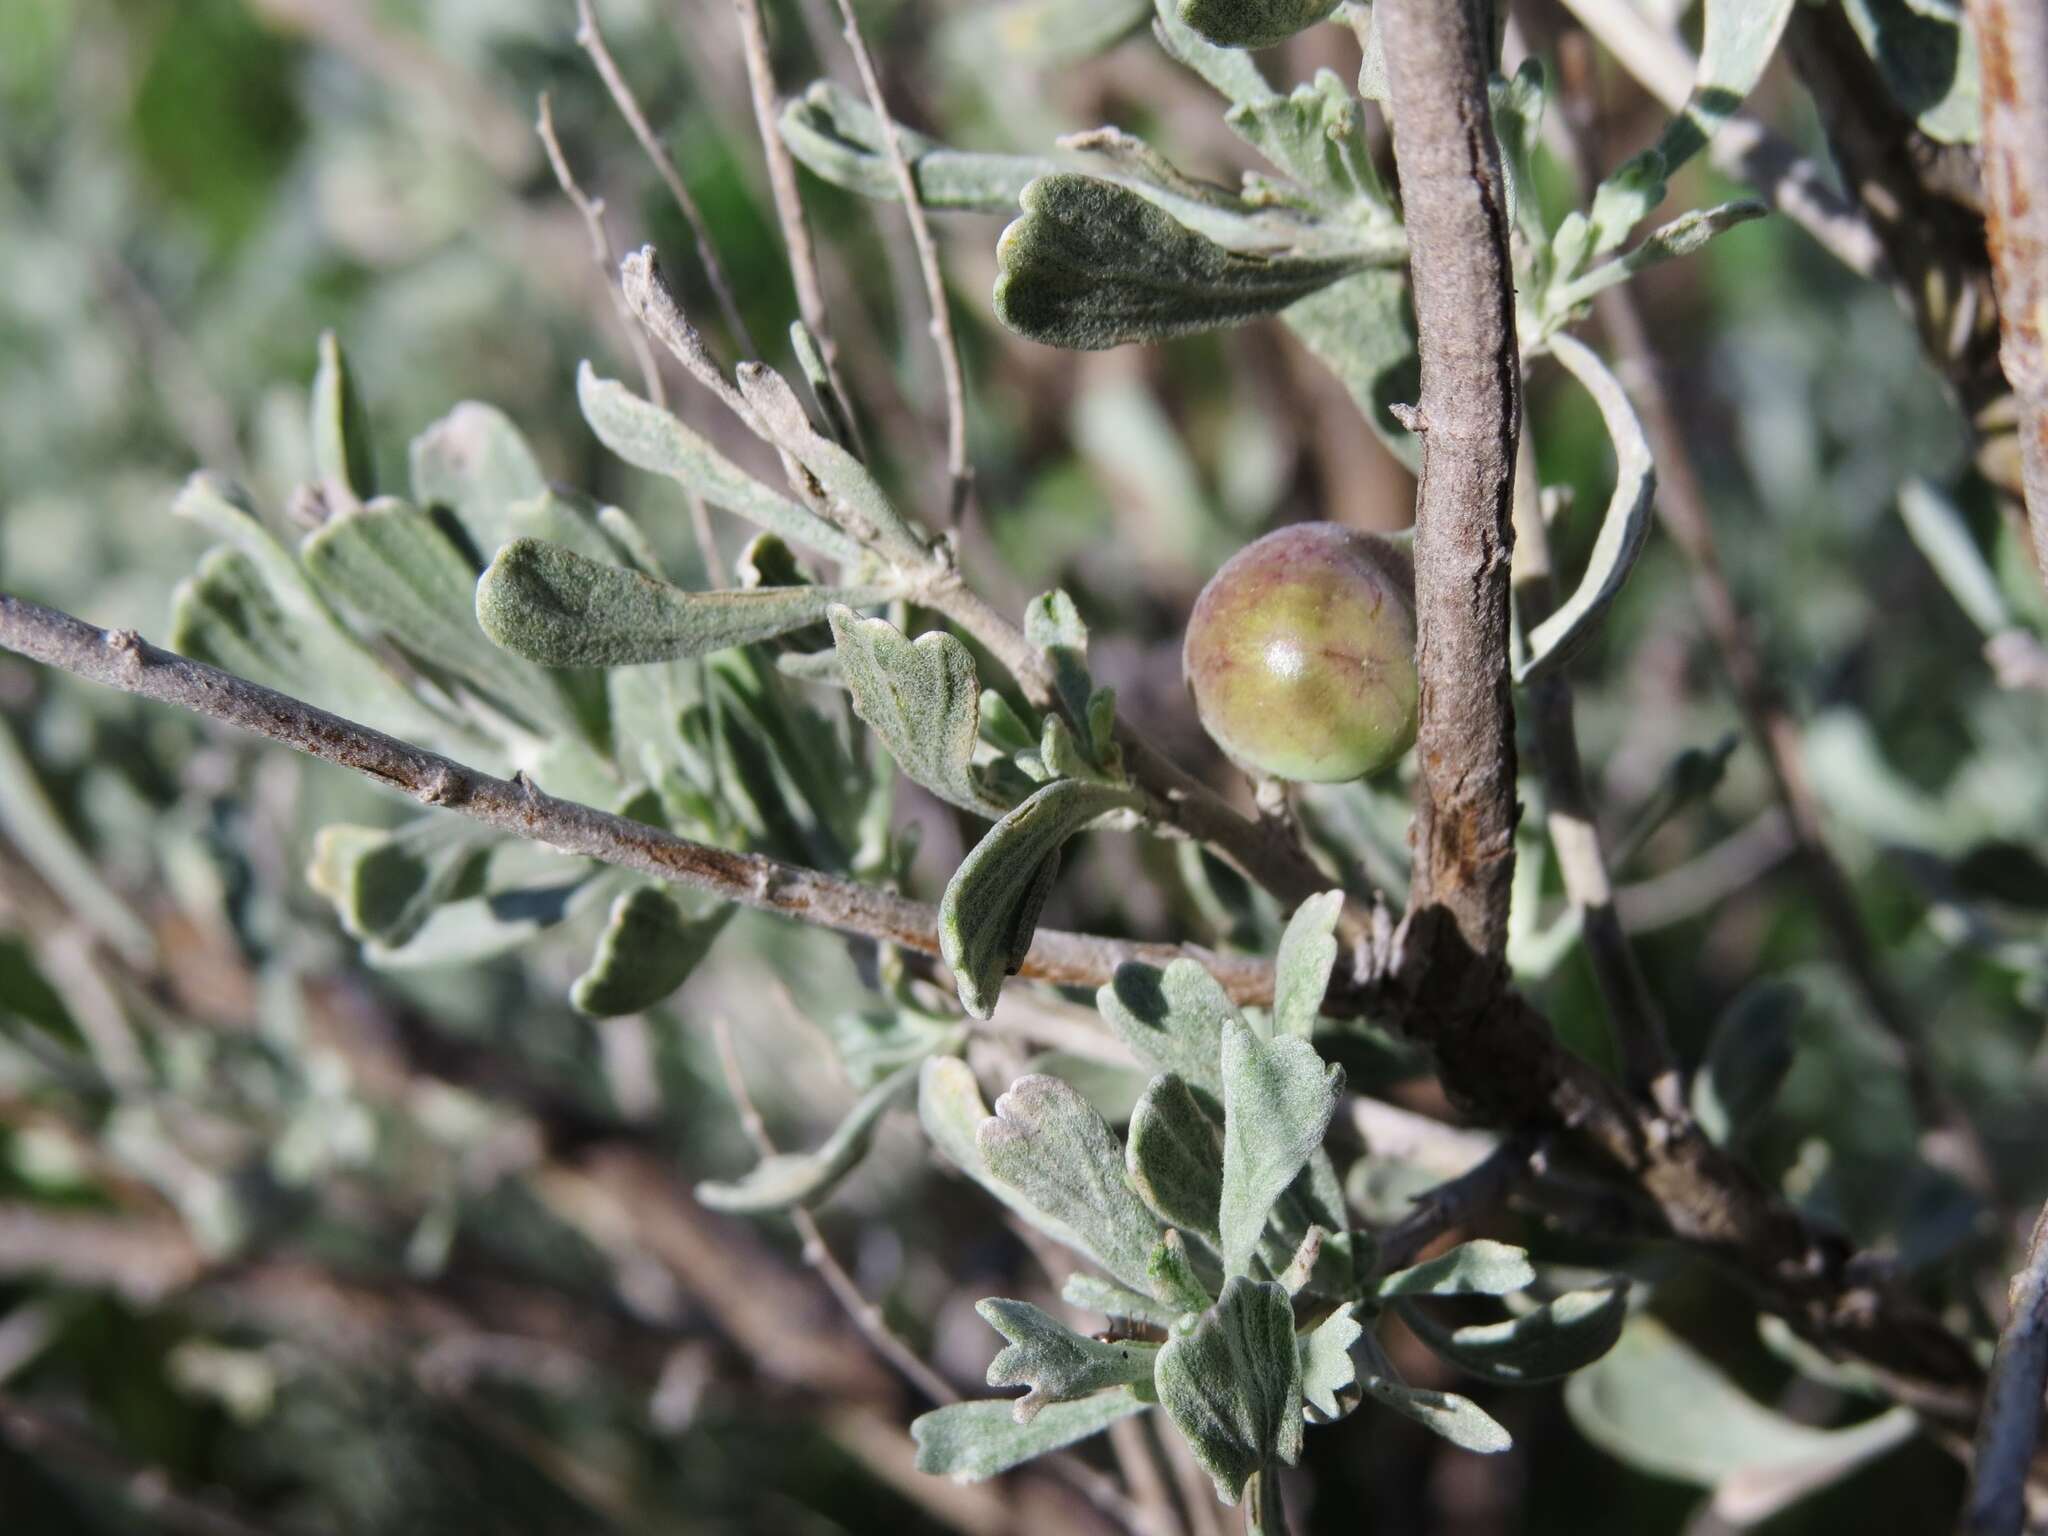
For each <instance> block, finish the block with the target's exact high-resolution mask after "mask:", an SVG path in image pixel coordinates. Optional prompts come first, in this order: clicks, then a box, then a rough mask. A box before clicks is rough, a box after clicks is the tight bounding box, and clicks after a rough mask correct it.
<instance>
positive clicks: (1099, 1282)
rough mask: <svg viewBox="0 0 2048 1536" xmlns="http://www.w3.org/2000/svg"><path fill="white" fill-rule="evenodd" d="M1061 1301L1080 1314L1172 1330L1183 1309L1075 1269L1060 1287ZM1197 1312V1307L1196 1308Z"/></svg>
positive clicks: (1184, 1309)
mask: <svg viewBox="0 0 2048 1536" xmlns="http://www.w3.org/2000/svg"><path fill="white" fill-rule="evenodd" d="M1060 1300H1062V1301H1064V1302H1065V1303H1066V1304H1067V1305H1068V1306H1070V1307H1074V1308H1076V1309H1077V1310H1079V1311H1082V1312H1099V1313H1101V1314H1102V1315H1103V1316H1104V1317H1116V1318H1123V1319H1124V1320H1126V1321H1128V1322H1134V1323H1149V1324H1151V1325H1152V1326H1153V1327H1154V1328H1171V1327H1172V1326H1173V1325H1174V1324H1175V1323H1177V1322H1179V1321H1180V1318H1181V1314H1182V1313H1183V1312H1184V1311H1186V1310H1187V1309H1186V1308H1183V1307H1172V1306H1168V1305H1166V1304H1165V1303H1164V1302H1160V1301H1156V1300H1154V1299H1153V1298H1152V1297H1150V1296H1140V1295H1139V1294H1138V1293H1137V1292H1136V1291H1133V1290H1130V1289H1127V1288H1126V1287H1124V1286H1121V1285H1118V1284H1117V1283H1116V1282H1115V1281H1114V1280H1105V1279H1103V1278H1102V1276H1100V1275H1091V1274H1089V1273H1088V1272H1087V1271H1086V1270H1084V1269H1077V1270H1075V1271H1074V1272H1073V1273H1072V1274H1071V1275H1069V1276H1067V1282H1066V1284H1065V1285H1063V1286H1061V1287H1060ZM1208 1304H1209V1298H1208V1297H1207V1296H1204V1297H1203V1298H1202V1306H1204V1307H1206V1306H1207V1305H1208ZM1196 1310H1197V1311H1199V1310H1200V1308H1196Z"/></svg>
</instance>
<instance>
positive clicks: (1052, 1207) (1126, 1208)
mask: <svg viewBox="0 0 2048 1536" xmlns="http://www.w3.org/2000/svg"><path fill="white" fill-rule="evenodd" d="M975 1144H976V1146H977V1147H979V1149H980V1152H981V1160H982V1163H983V1165H984V1166H986V1167H987V1169H988V1171H989V1174H990V1176H991V1177H993V1178H996V1179H999V1180H1001V1181H1002V1182H1003V1183H1005V1184H1007V1185H1009V1186H1010V1188H1012V1189H1014V1190H1016V1191H1017V1193H1018V1194H1020V1195H1022V1196H1023V1197H1024V1199H1025V1201H1026V1202H1027V1203H1028V1204H1029V1205H1030V1206H1031V1207H1032V1208H1034V1209H1036V1210H1041V1211H1044V1212H1045V1213H1046V1214H1048V1215H1050V1216H1051V1217H1052V1218H1053V1220H1054V1222H1055V1223H1057V1225H1058V1227H1059V1228H1060V1229H1061V1230H1062V1232H1063V1233H1064V1234H1065V1235H1066V1237H1068V1238H1071V1239H1073V1240H1075V1241H1076V1242H1077V1245H1078V1247H1079V1248H1080V1251H1081V1252H1082V1253H1084V1254H1086V1255H1087V1256H1088V1257H1089V1258H1091V1259H1093V1260H1094V1261H1095V1262H1096V1263H1097V1264H1099V1265H1101V1266H1102V1268H1104V1269H1105V1270H1107V1271H1108V1272H1109V1273H1110V1274H1112V1275H1114V1276H1115V1277H1116V1278H1117V1279H1119V1280H1121V1281H1122V1282H1123V1283H1124V1284H1125V1285H1128V1286H1132V1287H1135V1288H1138V1289H1150V1276H1149V1274H1148V1273H1147V1263H1148V1261H1149V1259H1150V1257H1151V1254H1152V1248H1153V1245H1154V1244H1155V1243H1157V1242H1158V1241H1159V1225H1158V1223H1157V1222H1155V1221H1153V1219H1152V1216H1151V1213H1150V1212H1148V1211H1147V1210H1146V1209H1145V1205H1144V1202H1143V1201H1141V1200H1140V1199H1139V1198H1138V1196H1137V1194H1136V1192H1135V1191H1133V1190H1132V1188H1131V1185H1130V1181H1129V1180H1128V1179H1127V1178H1126V1177H1125V1176H1124V1160H1123V1153H1122V1149H1121V1148H1120V1147H1118V1145H1117V1141H1116V1136H1115V1135H1114V1134H1113V1133H1112V1132H1111V1131H1110V1128H1109V1126H1108V1125H1107V1124H1106V1123H1105V1122H1104V1121H1103V1118H1102V1116H1101V1115H1099V1114H1097V1113H1096V1112H1095V1109H1094V1107H1093V1106H1091V1105H1090V1104H1089V1103H1088V1101H1087V1100H1086V1099H1084V1098H1082V1097H1081V1095H1080V1094H1079V1093H1077V1092H1075V1091H1074V1089H1072V1088H1070V1087H1069V1086H1068V1085H1067V1084H1065V1083H1063V1082H1061V1081H1060V1080H1059V1079H1058V1078H1056V1077H1045V1076H1043V1075H1036V1074H1035V1075H1033V1076H1029V1077H1020V1078H1018V1079H1017V1081H1016V1082H1014V1083H1012V1084H1011V1085H1010V1088H1009V1091H1008V1092H1007V1093H1005V1094H1003V1095H1002V1096H1001V1097H1000V1098H998V1099H997V1100H996V1112H995V1114H994V1115H993V1116H992V1117H990V1118H989V1119H987V1120H984V1121H983V1122H982V1124H981V1129H980V1130H979V1131H978V1132H977V1133H976V1135H975Z"/></svg>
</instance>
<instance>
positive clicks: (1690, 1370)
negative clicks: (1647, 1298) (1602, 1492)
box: [1564, 1315, 1918, 1524]
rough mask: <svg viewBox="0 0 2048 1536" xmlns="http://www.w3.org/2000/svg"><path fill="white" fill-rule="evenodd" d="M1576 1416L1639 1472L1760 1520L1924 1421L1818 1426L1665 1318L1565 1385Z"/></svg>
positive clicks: (1636, 1327)
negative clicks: (1752, 1393)
mask: <svg viewBox="0 0 2048 1536" xmlns="http://www.w3.org/2000/svg"><path fill="white" fill-rule="evenodd" d="M1564 1400H1565V1407H1566V1408H1567V1409H1568V1410H1570V1413H1571V1416H1572V1422H1573V1423H1574V1424H1576V1425H1577V1426H1578V1428H1579V1432H1580V1433H1581V1434H1583V1435H1584V1436H1585V1437H1586V1438H1587V1439H1588V1440H1590V1441H1592V1442H1593V1444H1595V1445H1596V1446H1598V1447H1599V1448H1600V1449H1601V1450H1603V1451H1606V1452H1607V1453H1608V1454H1609V1455H1610V1456H1613V1457H1615V1458H1617V1459H1618V1460H1620V1461H1623V1462H1626V1463H1627V1464H1628V1465H1629V1466H1631V1467H1634V1468H1636V1469H1637V1470H1638V1471H1642V1472H1648V1473H1650V1474H1652V1475H1653V1476H1657V1477H1668V1478H1675V1479H1677V1480H1678V1481H1680V1482H1686V1483H1692V1484H1694V1485H1696V1486H1698V1487H1702V1488H1711V1489H1713V1490H1714V1508H1715V1509H1716V1511H1717V1512H1718V1513H1720V1514H1721V1515H1722V1517H1723V1518H1724V1519H1727V1520H1730V1521H1732V1522H1735V1523H1740V1524H1750V1523H1754V1522H1758V1521H1762V1520H1764V1519H1767V1518H1769V1516H1771V1515H1772V1514H1775V1513H1776V1512H1777V1511H1778V1510H1780V1509H1783V1508H1786V1507H1788V1506H1790V1505H1791V1504H1792V1503H1794V1502H1796V1501H1797V1500H1798V1499H1800V1498H1802V1497H1804V1496H1805V1495H1806V1494H1808V1493H1811V1492H1813V1491H1815V1490H1816V1489H1819V1488H1823V1487H1826V1486H1827V1485H1828V1484H1829V1483H1832V1482H1835V1481H1836V1480H1838V1479H1839V1478H1841V1477H1843V1476H1845V1475H1846V1474H1847V1473H1849V1472H1851V1471H1853V1470H1854V1469H1855V1468H1856V1467H1858V1466H1860V1465H1862V1464H1863V1463H1864V1462H1866V1461H1868V1460H1870V1459H1871V1458H1872V1457H1874V1456H1878V1455H1882V1454H1883V1453H1884V1452H1886V1451H1888V1450H1891V1449H1892V1448H1893V1447H1895V1446H1898V1445H1900V1444H1902V1443H1903V1442H1905V1441H1906V1440H1908V1439H1910V1438H1911V1437H1912V1436H1913V1434H1914V1432H1915V1428H1916V1426H1917V1423H1918V1420H1917V1417H1916V1416H1915V1415H1914V1413H1913V1412H1912V1410H1911V1409H1908V1408H1894V1409H1892V1410H1891V1411H1890V1412H1888V1413H1883V1414H1879V1415H1878V1416H1877V1417H1876V1418H1874V1419H1866V1420H1864V1421H1863V1422H1862V1423H1860V1424H1856V1425H1853V1426H1851V1427H1849V1428H1846V1429H1815V1428H1813V1427H1812V1426H1810V1425H1806V1424H1801V1423H1799V1422H1798V1421H1796V1420H1793V1419H1788V1418H1786V1417H1784V1416H1783V1415H1782V1414H1778V1413H1774V1412H1772V1411H1771V1410H1770V1409H1769V1408H1766V1407H1764V1406H1763V1405H1762V1404H1761V1403H1759V1402H1757V1401H1756V1400H1755V1399H1753V1398H1751V1397H1749V1396H1748V1395H1747V1394H1746V1393H1744V1392H1743V1391H1742V1390H1741V1389H1740V1388H1738V1387H1737V1386H1736V1385H1735V1383H1734V1382H1732V1381H1730V1380H1729V1379H1728V1378H1727V1377H1726V1376H1724V1375H1722V1374H1721V1372H1720V1371H1718V1370H1716V1369H1715V1368H1714V1367H1713V1366H1712V1365H1711V1364H1709V1363H1708V1362H1707V1361H1706V1360H1705V1359H1703V1358H1702V1357H1701V1356H1700V1355H1698V1354H1697V1353H1695V1352H1694V1351H1693V1350H1692V1349H1691V1348H1690V1347H1689V1346H1687V1345H1686V1344H1684V1343H1682V1342H1680V1341H1679V1340H1678V1339H1677V1338H1675V1337H1674V1336H1673V1335H1672V1334H1670V1333H1669V1332H1668V1331H1666V1329H1665V1328H1664V1326H1663V1325H1662V1324H1661V1323H1659V1322H1658V1321H1657V1320H1656V1319H1655V1318H1653V1317H1648V1316H1643V1315H1638V1316H1636V1317H1633V1318H1631V1319H1629V1322H1628V1325H1627V1326H1626V1327H1625V1328H1624V1329H1623V1330H1622V1334H1621V1342H1620V1343H1618V1344H1617V1345H1615V1347H1614V1348H1613V1349H1612V1350H1610V1351H1608V1353H1607V1354H1606V1355H1605V1356H1603V1357H1602V1358H1601V1359H1599V1360H1597V1361H1595V1362H1594V1363H1593V1364H1592V1365H1590V1366H1588V1367H1587V1368H1586V1369H1584V1370H1582V1371H1580V1372H1578V1373H1577V1374H1576V1375H1574V1376H1573V1377H1572V1378H1571V1380H1570V1381H1569V1382H1568V1383H1566V1385H1565V1392H1564Z"/></svg>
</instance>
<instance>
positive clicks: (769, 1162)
mask: <svg viewBox="0 0 2048 1536" xmlns="http://www.w3.org/2000/svg"><path fill="white" fill-rule="evenodd" d="M922 1066H923V1063H922V1062H912V1063H911V1064H910V1065H908V1066H905V1067H898V1068H897V1069H896V1070H895V1071H894V1072H892V1073H890V1074H889V1075H888V1076H887V1077H885V1078H883V1079H882V1080H881V1081H880V1082H879V1083H877V1084H875V1086H874V1087H872V1088H870V1089H869V1090H868V1091H867V1092H866V1093H864V1094H862V1095H861V1096H860V1098H859V1100H858V1101H856V1102H855V1104H854V1106H853V1108H852V1109H851V1110H849V1111H847V1115H846V1118H845V1119H844V1120H842V1121H840V1122H839V1125H838V1127H837V1129H835V1130H834V1131H833V1132H832V1134H831V1135H830V1136H828V1137H826V1138H825V1141H824V1143H823V1144H822V1145H821V1146H819V1147H818V1148H816V1149H815V1150H813V1151H810V1152H778V1153H776V1154H775V1155H774V1156H773V1157H764V1158H762V1159H761V1161H760V1162H758V1163H756V1164H755V1165H754V1166H753V1168H751V1169H750V1170H748V1172H747V1173H746V1174H745V1175H744V1176H743V1177H741V1178H738V1179H734V1180H731V1181H730V1182H725V1181H719V1180H707V1181H706V1182H704V1183H702V1184H699V1185H698V1186H697V1198H698V1199H699V1200H701V1201H703V1202H704V1204H706V1205H708V1206H710V1207H711V1208H712V1209H713V1210H715V1211H746V1212H750V1213H756V1212H761V1211H786V1210H788V1209H789V1208H790V1207H791V1206H793V1205H811V1204H814V1203H815V1202H817V1201H819V1200H822V1199H824V1198H825V1196H827V1195H829V1194H830V1193H831V1192H832V1190H833V1188H834V1186H836V1185H837V1184H838V1183H839V1181H840V1180H841V1179H843V1178H845V1177H846V1175H847V1174H849V1173H851V1172H852V1171H853V1169H854V1167H855V1165H856V1164H858V1163H859V1162H860V1160H861V1159H862V1158H863V1157H865V1156H866V1155H867V1150H868V1144H869V1143H870V1142H871V1141H872V1140H873V1139H874V1135H875V1127H876V1126H877V1125H878V1124H880V1123H881V1119H882V1116H883V1114H884V1113H886V1112H887V1110H888V1108H889V1106H890V1105H891V1104H893V1103H895V1101H896V1100H897V1099H898V1098H900V1097H901V1096H902V1095H903V1094H904V1093H906V1092H907V1091H908V1090H909V1088H910V1085H911V1084H912V1083H914V1082H916V1081H917V1078H918V1072H919V1069H920V1068H921V1067H922Z"/></svg>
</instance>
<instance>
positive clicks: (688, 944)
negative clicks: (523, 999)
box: [569, 885, 737, 1018]
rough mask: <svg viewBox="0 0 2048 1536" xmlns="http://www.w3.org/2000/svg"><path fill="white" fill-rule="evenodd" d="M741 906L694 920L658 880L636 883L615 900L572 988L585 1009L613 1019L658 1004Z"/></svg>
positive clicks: (574, 997) (687, 976)
mask: <svg viewBox="0 0 2048 1536" xmlns="http://www.w3.org/2000/svg"><path fill="white" fill-rule="evenodd" d="M736 910H737V909H736V908H734V907H730V906H727V907H720V908H718V909H716V910H715V911H713V912H711V913H710V914H709V915H708V916H705V917H701V918H697V919H694V920H693V919H691V918H690V917H689V916H687V915H686V914H685V913H684V911H683V908H682V904H681V903H680V902H678V901H677V900H676V899H675V897H673V896H671V895H670V894H669V893H668V892H667V891H665V890H663V889H662V888H661V887H660V886H658V885H636V886H634V887H633V889H632V890H630V891H628V892H626V893H625V894H624V895H623V896H620V897H619V898H618V899H617V900H616V901H614V902H613V903H612V910H611V916H610V917H609V918H608V919H607V920H606V922H605V925H604V932H603V933H602V934H601V935H599V937H598V941H597V952H596V953H595V954H593V955H592V956H591V957H590V964H589V966H588V967H587V968H586V969H585V970H584V972H583V974H582V975H581V976H578V977H577V978H576V981H575V983H574V985H572V986H571V987H570V988H569V1001H570V1003H571V1004H573V1005H574V1006H575V1008H576V1011H577V1012H579V1013H584V1014H588V1015H590V1016H591V1017H592V1018H611V1017H614V1016H616V1015H618V1014H622V1013H639V1012H641V1011H642V1010H643V1009H647V1008H652V1007H653V1006H654V1005H655V1004H656V1003H658V1002H660V1001H661V1000H662V999H663V998H665V997H667V996H669V995H670V994H671V993H673V992H674V991H675V990H676V988H678V987H680V986H681V985H682V984H683V983H684V982H686V981H688V980H689V979H690V973H691V972H692V971H694V970H696V969H697V967H698V965H699V964H700V963H701V962H702V961H703V959H704V957H705V956H706V955H707V954H709V953H710V952H711V946H712V944H713V943H714V942H716V940H717V938H718V935H719V934H720V933H721V932H723V931H724V928H725V925H726V923H727V921H728V920H729V919H730V918H731V917H732V914H733V913H734V912H735V911H736Z"/></svg>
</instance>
